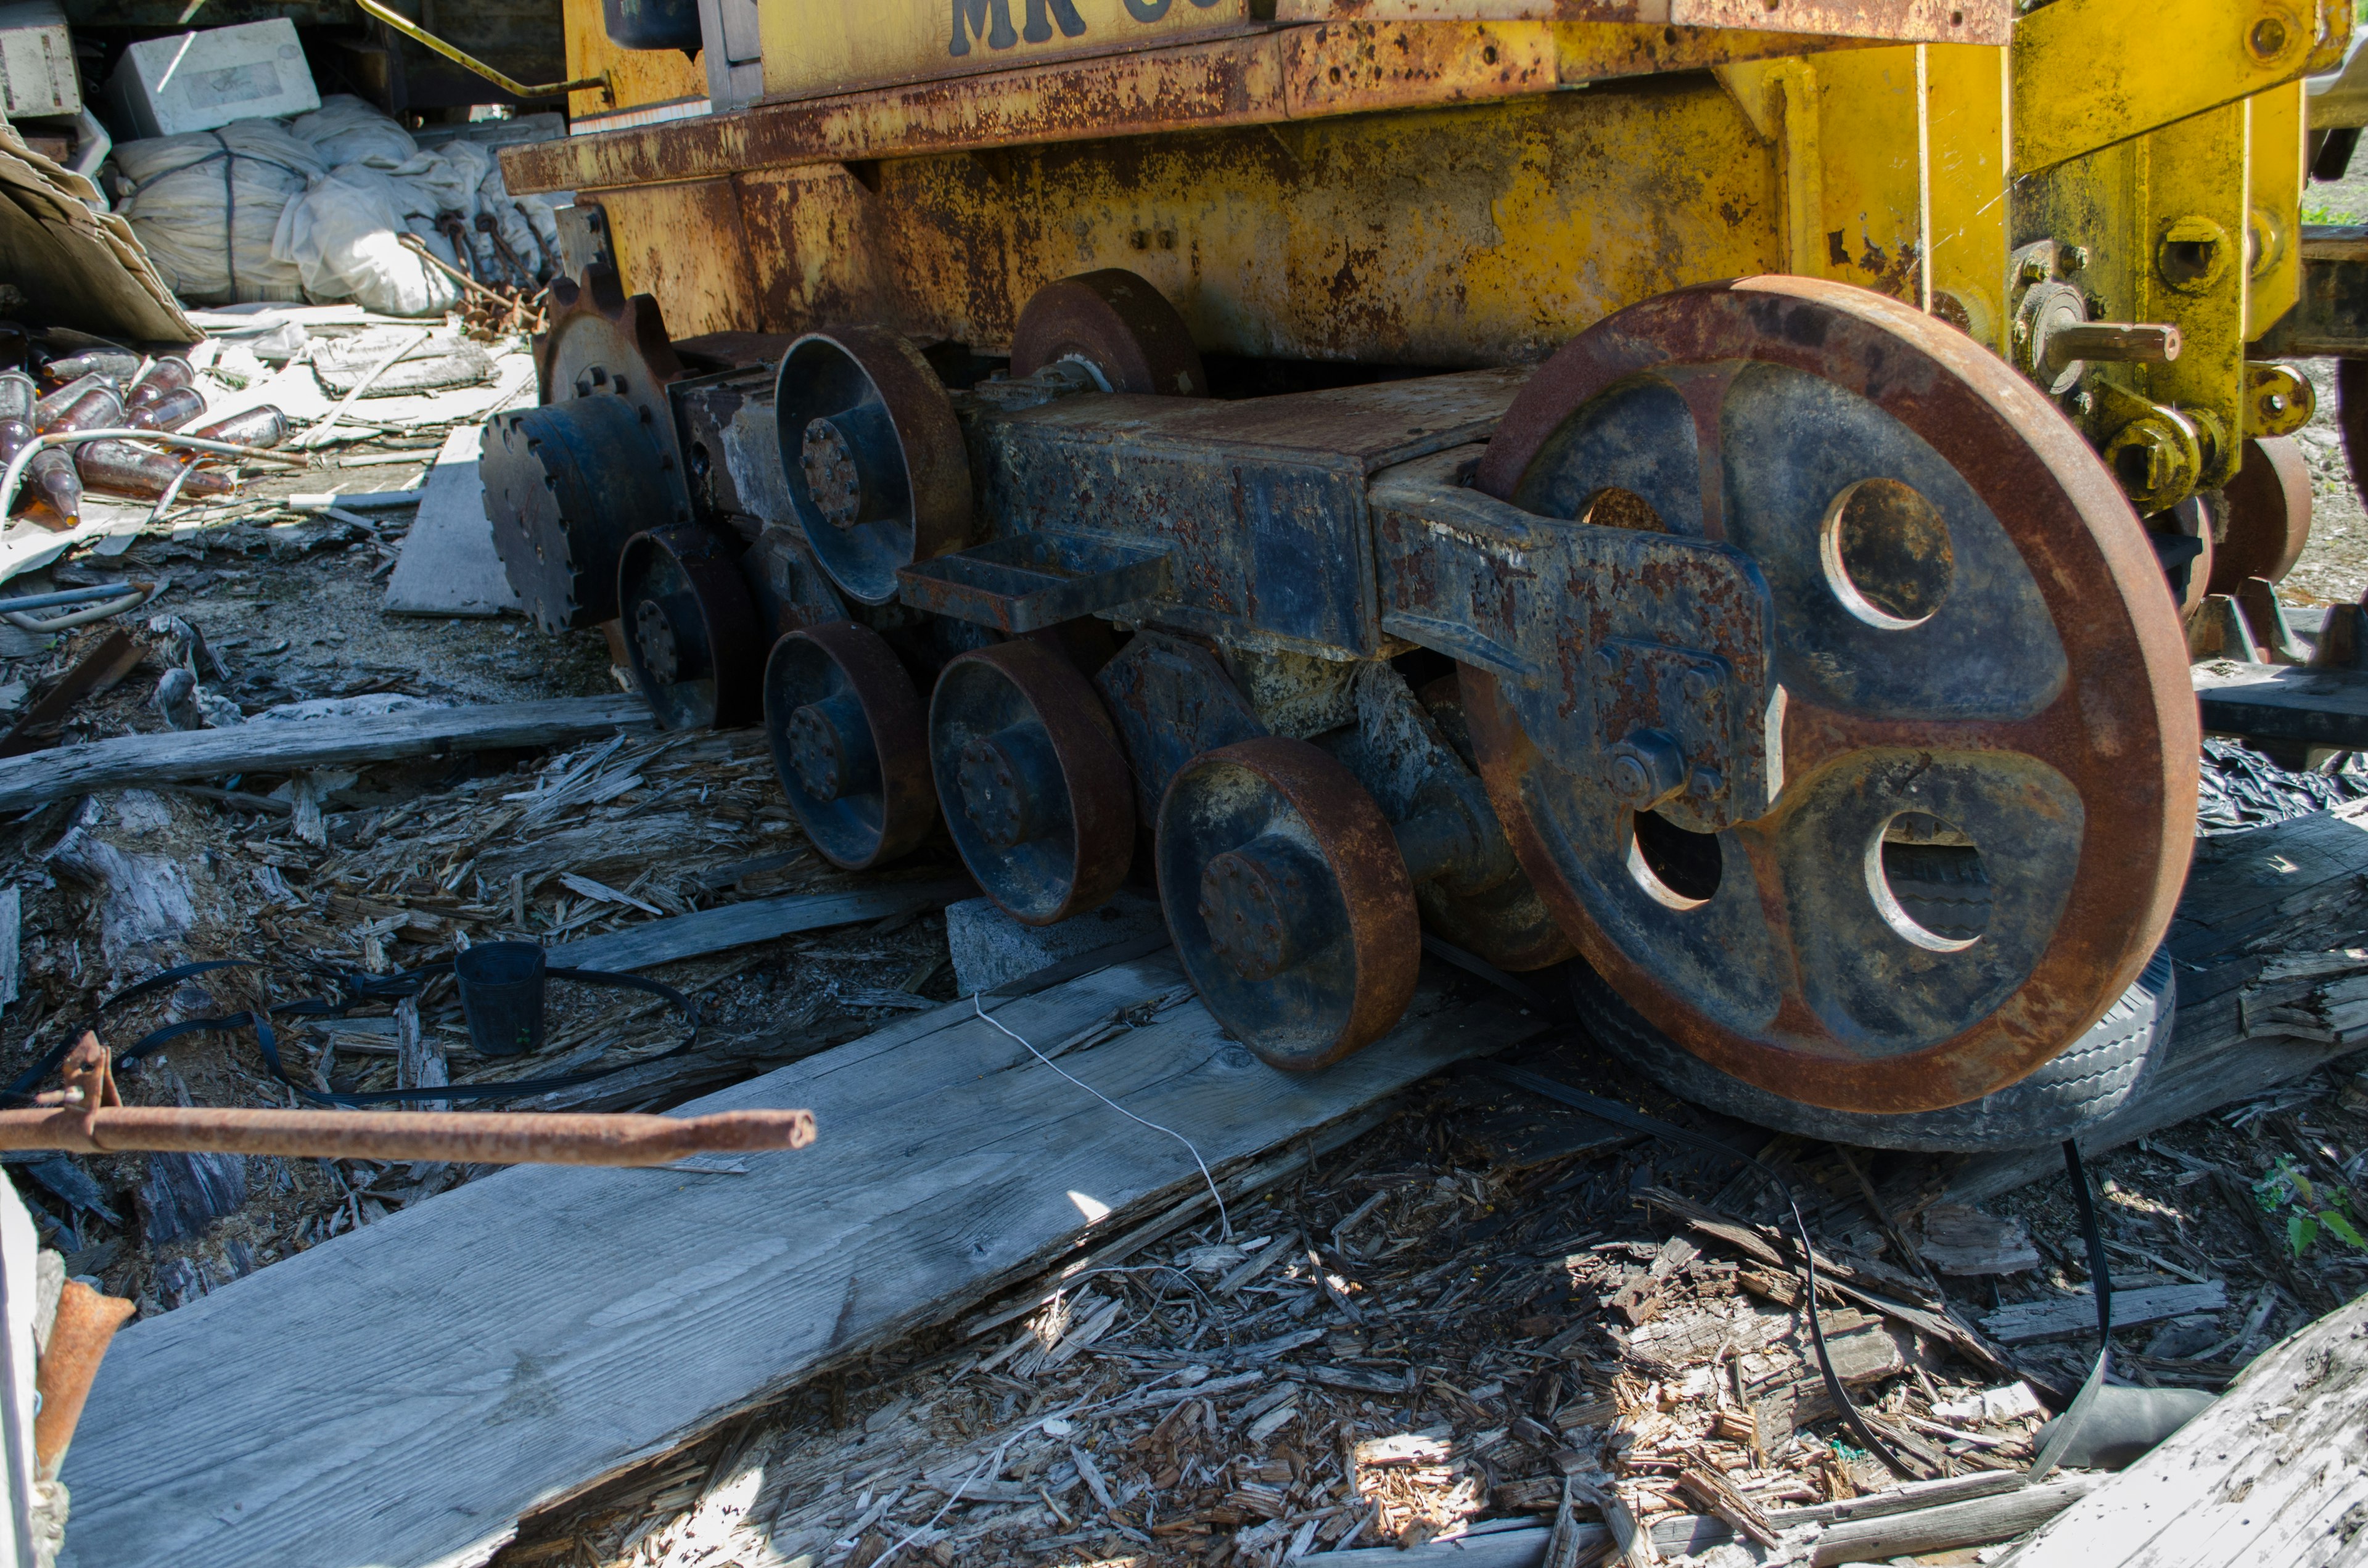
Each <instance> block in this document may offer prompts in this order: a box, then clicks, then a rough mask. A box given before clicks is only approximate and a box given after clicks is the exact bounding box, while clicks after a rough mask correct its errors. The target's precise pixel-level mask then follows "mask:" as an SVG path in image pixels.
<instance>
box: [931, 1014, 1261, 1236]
mask: <svg viewBox="0 0 2368 1568" xmlns="http://www.w3.org/2000/svg"><path fill="white" fill-rule="evenodd" d="M980 994H981V993H979V992H976V991H973V992H972V993H971V994H970V1005H971V1006H972V1008H973V1009H974V1010H975V1011H976V1012H977V1014H978V1016H979V1017H982V1018H985V1020H986V1021H987V1022H988V1023H990V1024H994V1025H995V1027H996V1028H999V1029H1003V1032H1004V1033H1005V1034H1008V1035H1010V1036H1011V1038H1012V1039H1014V1040H1018V1041H1019V1043H1020V1044H1022V1045H1026V1046H1028V1054H1029V1055H1030V1056H1032V1057H1034V1058H1035V1059H1036V1060H1037V1061H1039V1062H1042V1063H1043V1064H1044V1065H1045V1066H1047V1067H1050V1068H1051V1069H1052V1070H1053V1072H1055V1073H1058V1074H1061V1076H1062V1077H1064V1078H1066V1079H1068V1080H1069V1082H1071V1083H1072V1084H1075V1085H1077V1087H1079V1088H1081V1089H1083V1090H1085V1091H1086V1093H1087V1094H1089V1095H1091V1096H1094V1098H1096V1099H1098V1100H1099V1101H1101V1102H1102V1104H1104V1105H1106V1106H1108V1107H1110V1109H1112V1110H1114V1111H1116V1112H1118V1113H1119V1115H1121V1116H1122V1117H1124V1118H1126V1119H1128V1120H1129V1121H1132V1122H1135V1123H1137V1124H1139V1125H1141V1126H1144V1127H1148V1128H1149V1129H1151V1130H1152V1131H1154V1132H1165V1133H1166V1134H1167V1136H1169V1137H1170V1138H1173V1139H1175V1140H1176V1142H1178V1143H1181V1144H1183V1145H1184V1147H1185V1149H1186V1150H1187V1151H1188V1152H1190V1154H1191V1156H1192V1163H1193V1164H1194V1165H1198V1166H1200V1167H1201V1180H1202V1181H1204V1182H1207V1183H1208V1184H1209V1196H1210V1198H1212V1199H1214V1200H1215V1202H1216V1205H1217V1227H1218V1233H1219V1234H1220V1235H1222V1236H1224V1239H1225V1240H1227V1241H1231V1240H1233V1239H1234V1221H1233V1219H1232V1217H1231V1216H1230V1215H1228V1214H1227V1213H1226V1212H1225V1199H1224V1194H1222V1193H1220V1192H1219V1191H1218V1190H1217V1178H1216V1177H1214V1176H1211V1175H1210V1174H1209V1162H1208V1161H1206V1160H1204V1159H1202V1158H1201V1151H1200V1150H1198V1149H1195V1148H1193V1147H1192V1140H1190V1138H1187V1137H1185V1136H1184V1134H1182V1133H1181V1132H1178V1131H1176V1130H1175V1129H1174V1128H1172V1127H1162V1126H1160V1125H1159V1123H1157V1122H1156V1121H1152V1120H1148V1119H1145V1118H1143V1117H1140V1116H1137V1115H1135V1114H1134V1112H1133V1111H1131V1110H1129V1109H1127V1108H1126V1107H1124V1106H1122V1105H1121V1104H1119V1103H1118V1101H1116V1100H1114V1099H1112V1098H1110V1096H1108V1095H1106V1094H1104V1093H1102V1092H1101V1091H1100V1090H1099V1089H1097V1088H1095V1087H1094V1086H1093V1085H1091V1084H1088V1083H1087V1082H1086V1081H1085V1080H1084V1079H1082V1078H1079V1077H1077V1076H1076V1074H1072V1073H1070V1072H1069V1071H1068V1070H1067V1069H1066V1068H1064V1067H1063V1066H1062V1065H1061V1064H1060V1063H1059V1062H1055V1061H1053V1059H1052V1058H1051V1057H1049V1056H1047V1055H1045V1054H1044V1053H1043V1052H1042V1051H1039V1050H1037V1049H1036V1048H1035V1047H1034V1046H1032V1045H1029V1044H1028V1037H1027V1036H1026V1035H1023V1034H1020V1033H1019V1032H1017V1031H1016V1030H1012V1029H1008V1028H1004V1027H1003V1025H1002V1024H1000V1023H997V1022H996V1018H995V1017H994V1016H993V1015H992V1014H990V1013H989V1012H987V1010H986V1008H985V1006H984V1005H983V1004H982V1003H981V1002H980V1001H979V996H980Z"/></svg>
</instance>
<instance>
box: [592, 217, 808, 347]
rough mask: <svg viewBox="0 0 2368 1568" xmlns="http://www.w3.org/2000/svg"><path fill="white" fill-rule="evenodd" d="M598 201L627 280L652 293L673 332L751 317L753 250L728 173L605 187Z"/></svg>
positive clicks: (732, 325) (742, 325)
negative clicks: (631, 186)
mask: <svg viewBox="0 0 2368 1568" xmlns="http://www.w3.org/2000/svg"><path fill="white" fill-rule="evenodd" d="M602 204H603V205H604V206H605V207H607V209H608V211H609V234H610V237H611V243H612V244H614V245H615V247H616V252H617V270H618V273H619V274H620V276H621V277H622V278H623V279H624V283H625V287H626V288H627V289H628V290H631V291H632V292H634V293H637V294H638V293H647V294H655V296H657V299H658V301H659V304H660V307H661V308H662V309H663V311H664V312H665V314H666V326H667V329H668V330H669V331H671V332H672V333H673V334H674V335H676V336H678V337H679V336H687V335H691V334H695V333H702V332H728V331H733V330H735V329H738V330H746V328H748V327H749V326H751V325H753V324H755V322H756V320H757V283H756V279H757V275H758V266H757V257H756V256H754V255H753V254H752V253H751V252H750V249H749V246H748V244H747V240H746V236H745V234H744V233H743V232H742V229H741V223H740V203H739V198H738V194H737V191H736V189H735V187H734V182H733V181H731V180H728V179H719V180H703V181H700V182H699V183H696V184H688V185H668V186H654V187H649V188H648V189H645V190H619V191H610V192H609V193H607V195H606V196H605V197H604V198H603V201H602ZM766 261H767V264H769V262H770V258H769V257H768V258H766Z"/></svg>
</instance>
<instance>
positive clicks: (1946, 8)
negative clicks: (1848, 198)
mask: <svg viewBox="0 0 2368 1568" xmlns="http://www.w3.org/2000/svg"><path fill="white" fill-rule="evenodd" d="M1475 12H1476V13H1480V14H1483V15H1486V16H1488V17H1494V18H1497V19H1498V20H1502V21H1516V20H1519V21H1547V22H1641V23H1645V24H1648V25H1652V26H1668V25H1675V26H1678V27H1693V28H1782V30H1784V31H1786V32H1794V33H1807V34H1818V35H1830V36H1834V37H1839V38H1868V39H1880V40H1884V41H1885V42H1896V41H1905V42H1925V43H1978V44H2001V43H2004V42H2006V40H2007V35H2008V30H2009V28H2010V27H2011V26H2012V23H2013V17H2014V10H2013V7H2012V6H2010V5H2008V4H2003V3H2001V0H1976V3H1975V4H1972V5H1964V4H1960V3H1959V0H1483V3H1481V4H1476V5H1475V4H1474V0H1278V3H1277V5H1276V7H1275V19H1276V20H1277V21H1281V22H1321V21H1332V20H1339V19H1349V18H1354V19H1361V20H1365V21H1375V22H1395V21H1439V20H1447V19H1452V18H1454V17H1470V16H1472V15H1474V13H1475Z"/></svg>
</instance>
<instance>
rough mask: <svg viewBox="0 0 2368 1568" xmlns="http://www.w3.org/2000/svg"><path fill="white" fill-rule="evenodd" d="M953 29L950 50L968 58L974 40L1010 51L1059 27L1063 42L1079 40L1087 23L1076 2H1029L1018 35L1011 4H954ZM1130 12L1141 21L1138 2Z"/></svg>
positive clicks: (1160, 1) (962, 0)
mask: <svg viewBox="0 0 2368 1568" xmlns="http://www.w3.org/2000/svg"><path fill="white" fill-rule="evenodd" d="M951 3H952V6H953V28H952V35H951V42H950V43H949V45H948V47H947V52H948V53H950V54H968V53H969V52H970V44H971V40H972V39H973V38H976V39H983V40H985V43H986V47H987V48H989V49H1009V48H1010V47H1011V46H1012V45H1013V44H1016V43H1018V42H1019V40H1022V39H1025V40H1028V41H1029V42H1030V43H1043V42H1045V41H1047V40H1050V39H1051V38H1052V36H1053V27H1054V26H1055V25H1057V26H1058V27H1059V28H1060V29H1061V36H1062V37H1063V38H1076V37H1077V36H1078V35H1080V34H1082V33H1083V32H1084V31H1085V30H1086V19H1085V18H1084V17H1081V16H1079V15H1077V7H1076V0H1027V5H1028V20H1027V23H1026V25H1025V26H1023V27H1022V28H1020V29H1019V31H1018V32H1014V31H1012V29H1011V0H951ZM1157 6H1158V9H1159V10H1160V11H1162V12H1164V11H1166V10H1167V0H1157ZM1127 9H1128V10H1130V11H1132V12H1133V13H1134V14H1135V15H1136V16H1138V17H1140V16H1142V14H1143V8H1142V6H1140V5H1139V4H1138V0H1127Z"/></svg>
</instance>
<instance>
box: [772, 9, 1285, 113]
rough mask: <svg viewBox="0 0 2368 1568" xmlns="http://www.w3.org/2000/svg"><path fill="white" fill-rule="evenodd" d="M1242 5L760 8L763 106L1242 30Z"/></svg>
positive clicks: (1247, 18)
mask: <svg viewBox="0 0 2368 1568" xmlns="http://www.w3.org/2000/svg"><path fill="white" fill-rule="evenodd" d="M1251 10H1252V7H1251V5H1250V0H1190V3H1189V4H1184V3H1178V0H862V3H861V4H860V5H850V4H848V0H765V4H763V5H762V6H759V8H758V11H757V31H758V36H759V37H760V38H761V39H762V40H763V46H764V52H765V93H766V96H767V97H814V96H816V95H818V94H824V93H843V92H846V91H848V89H849V88H854V87H867V86H879V85H887V84H889V83H894V82H915V81H923V80H927V79H930V78H936V77H944V76H955V75H968V74H974V73H978V72H986V71H1007V70H1009V69H1010V68H1012V67H1013V66H1015V65H1019V64H1023V63H1036V62H1043V61H1047V60H1068V59H1076V58H1079V57H1081V56H1085V55H1090V54H1104V53H1109V52H1111V51H1119V50H1133V49H1145V48H1149V47H1152V46H1154V45H1157V44H1162V43H1173V42H1176V41H1178V40H1180V39H1185V38H1192V37H1199V36H1206V35H1212V34H1217V33H1224V32H1239V31H1244V30H1247V28H1249V26H1250V24H1251V21H1252V17H1251Z"/></svg>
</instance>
